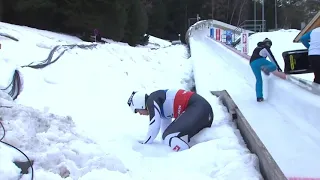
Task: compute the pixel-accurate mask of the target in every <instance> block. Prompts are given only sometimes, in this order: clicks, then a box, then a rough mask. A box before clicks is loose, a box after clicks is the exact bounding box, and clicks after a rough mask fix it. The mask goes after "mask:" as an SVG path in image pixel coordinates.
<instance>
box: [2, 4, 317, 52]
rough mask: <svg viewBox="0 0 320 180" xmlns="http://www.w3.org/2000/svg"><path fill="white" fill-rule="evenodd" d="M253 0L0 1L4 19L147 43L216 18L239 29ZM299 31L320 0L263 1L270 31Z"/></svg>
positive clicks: (250, 13)
mask: <svg viewBox="0 0 320 180" xmlns="http://www.w3.org/2000/svg"><path fill="white" fill-rule="evenodd" d="M254 2H255V0H90V1H89V0H0V20H1V21H3V22H7V23H12V24H17V25H24V26H30V27H34V28H39V29H45V30H50V31H55V32H62V33H68V34H72V35H77V36H85V35H92V34H93V30H94V29H98V30H99V32H100V34H101V36H102V37H106V38H109V39H113V40H115V41H121V42H126V43H129V44H130V45H132V46H135V45H137V44H145V43H146V42H147V39H148V38H147V37H146V36H145V34H146V33H147V34H150V35H153V36H156V37H159V38H162V39H167V40H177V39H178V34H181V40H182V41H183V40H184V35H185V33H186V31H187V29H188V27H189V26H190V25H192V24H193V23H194V22H195V21H196V17H197V14H199V16H200V18H201V19H215V20H219V21H222V22H226V23H228V24H232V25H235V26H238V25H239V24H241V23H242V22H243V21H245V20H253V19H254ZM275 2H276V3H277V28H278V29H279V28H284V29H288V28H293V29H300V26H301V22H306V23H307V22H308V21H309V20H310V19H311V18H312V17H313V16H314V15H315V14H316V13H317V12H318V11H319V10H320V0H265V2H264V9H265V10H264V11H265V13H264V17H265V20H266V28H267V30H268V29H274V28H275V15H274V13H275ZM261 9H262V8H261V0H256V18H257V19H258V20H261V14H262V13H261Z"/></svg>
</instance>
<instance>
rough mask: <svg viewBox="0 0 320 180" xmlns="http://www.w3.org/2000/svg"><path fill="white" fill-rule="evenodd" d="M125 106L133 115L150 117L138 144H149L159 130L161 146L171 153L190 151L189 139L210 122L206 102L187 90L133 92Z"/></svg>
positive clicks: (210, 118)
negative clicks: (163, 145) (144, 133)
mask: <svg viewBox="0 0 320 180" xmlns="http://www.w3.org/2000/svg"><path fill="white" fill-rule="evenodd" d="M127 104H128V106H129V107H130V108H131V110H132V111H133V112H134V113H137V112H138V113H139V114H140V115H149V119H150V121H149V130H148V134H147V137H146V139H145V140H144V141H143V142H140V143H142V144H151V143H152V142H153V140H154V139H155V138H156V137H157V135H158V133H159V131H160V129H161V131H162V140H163V143H164V144H166V145H168V146H170V147H171V148H172V150H173V151H183V150H186V149H189V148H190V146H189V144H188V143H189V142H190V139H191V138H192V137H193V136H194V135H196V134H197V133H198V132H200V131H201V130H202V129H204V128H207V127H211V124H212V121H213V111H212V108H211V105H210V104H209V103H208V102H207V100H206V99H205V98H203V97H202V96H200V95H199V94H197V93H194V92H191V91H187V90H181V89H180V90H157V91H154V92H152V93H151V94H150V95H148V94H147V93H144V92H140V91H133V92H132V94H131V96H130V98H129V99H128V102H127ZM173 118H174V121H172V119H173Z"/></svg>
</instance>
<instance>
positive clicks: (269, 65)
mask: <svg viewBox="0 0 320 180" xmlns="http://www.w3.org/2000/svg"><path fill="white" fill-rule="evenodd" d="M250 66H251V69H252V71H253V74H254V76H255V77H256V97H257V99H260V98H263V93H262V76H261V70H262V69H263V70H264V72H265V71H267V72H266V73H267V74H268V73H270V72H273V71H275V70H276V69H277V66H276V65H275V63H273V62H270V61H268V60H267V59H265V58H259V59H256V60H254V61H253V62H251V63H250Z"/></svg>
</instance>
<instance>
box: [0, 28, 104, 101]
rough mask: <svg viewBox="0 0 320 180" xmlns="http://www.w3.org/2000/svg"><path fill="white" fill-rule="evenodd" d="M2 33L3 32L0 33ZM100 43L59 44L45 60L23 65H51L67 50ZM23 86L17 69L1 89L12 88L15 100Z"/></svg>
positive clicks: (10, 92)
mask: <svg viewBox="0 0 320 180" xmlns="http://www.w3.org/2000/svg"><path fill="white" fill-rule="evenodd" d="M0 35H2V34H0ZM97 45H98V44H89V45H84V44H71V45H58V46H55V47H54V48H53V49H52V50H51V51H50V53H49V55H48V57H47V58H46V59H45V60H43V61H40V62H38V63H36V62H32V63H30V64H28V65H24V66H21V67H22V68H25V67H30V68H34V69H42V68H45V67H46V66H48V65H50V64H53V63H55V62H57V61H58V60H59V59H60V58H61V56H62V55H63V54H64V53H65V52H66V51H67V50H70V49H73V48H75V47H78V48H81V49H88V48H89V49H92V48H95V47H96V46H97ZM62 48H64V50H63V51H62V52H61V53H60V54H59V56H58V57H56V58H55V59H54V60H53V55H54V53H55V52H57V51H58V50H60V49H62ZM21 87H22V84H21V79H20V74H19V71H18V70H15V72H14V74H13V77H12V80H11V82H10V84H9V85H8V86H7V87H6V88H4V89H0V90H2V91H5V92H7V91H8V90H9V88H11V89H10V91H9V92H8V94H9V95H10V96H11V97H12V98H13V100H15V99H16V98H17V97H18V96H19V94H20V91H21Z"/></svg>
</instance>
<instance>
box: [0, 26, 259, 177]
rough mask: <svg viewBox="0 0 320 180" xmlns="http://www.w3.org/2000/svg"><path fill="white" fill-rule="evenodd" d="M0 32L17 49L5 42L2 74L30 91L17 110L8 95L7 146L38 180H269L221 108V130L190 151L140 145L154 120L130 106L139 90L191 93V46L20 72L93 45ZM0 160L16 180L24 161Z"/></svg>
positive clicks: (0, 152)
mask: <svg viewBox="0 0 320 180" xmlns="http://www.w3.org/2000/svg"><path fill="white" fill-rule="evenodd" d="M0 31H1V32H5V33H7V34H10V35H12V36H14V37H15V38H17V39H19V41H18V42H16V41H12V40H10V39H7V38H3V37H1V36H0V38H1V39H0V43H1V45H2V49H1V50H0V53H1V54H0V55H1V56H0V61H2V65H3V66H1V67H0V68H2V69H6V68H8V69H10V70H11V72H12V69H14V68H15V67H19V70H20V71H21V73H22V74H23V77H24V90H23V91H22V93H21V95H20V96H19V97H18V99H17V100H16V101H15V102H13V101H12V100H10V98H8V97H5V94H0V95H1V96H0V97H1V99H0V106H7V107H0V116H1V117H2V119H3V121H2V123H3V125H4V127H5V129H6V131H7V132H6V136H5V138H4V141H5V142H8V143H10V144H13V145H15V146H17V147H18V148H20V149H21V150H22V151H23V152H25V153H26V154H27V155H28V156H29V157H30V158H31V159H33V160H35V162H34V169H35V177H36V178H35V179H41V180H47V179H48V180H50V179H55V180H56V179H82V180H83V179H85V180H87V179H92V180H96V179H101V178H102V177H103V179H137V180H138V179H139V180H141V179H154V180H157V179H159V180H160V179H161V180H163V179H177V178H178V179H203V180H205V179H226V180H228V179H230V180H233V179H235V178H237V179H246V180H250V179H260V178H261V175H260V174H259V172H258V170H257V158H256V156H255V155H253V154H251V153H250V152H249V151H248V149H247V148H246V147H245V144H244V143H243V141H242V139H241V138H239V132H238V131H237V130H236V129H234V124H233V123H232V122H231V121H230V117H229V116H228V114H227V111H226V109H225V107H223V106H222V105H220V102H219V101H218V100H217V99H212V100H211V101H210V102H211V104H212V105H213V111H214V113H215V117H214V124H213V127H212V128H207V129H205V130H203V131H202V132H201V133H199V134H198V135H197V136H196V137H194V138H193V139H192V142H193V144H195V145H194V146H193V147H192V148H191V149H190V150H187V151H184V152H181V153H174V152H171V150H170V148H169V147H167V146H165V145H162V144H161V141H160V137H158V138H157V139H156V141H155V144H152V145H141V144H139V143H138V140H142V139H143V138H144V136H145V134H146V132H147V126H148V123H147V122H148V120H147V119H148V118H147V117H142V116H139V115H136V114H132V112H130V109H129V108H128V107H127V104H126V102H127V99H128V97H129V95H130V94H131V92H132V91H133V90H145V91H147V92H151V91H153V90H156V89H158V88H161V89H162V88H184V89H190V88H192V87H193V80H192V62H191V60H190V59H188V54H187V49H186V47H185V46H183V45H176V46H167V44H166V42H164V43H163V44H161V43H162V41H159V39H157V38H154V39H155V42H154V43H157V44H161V45H160V46H161V47H166V48H159V49H157V50H152V49H153V47H154V44H151V45H150V46H147V47H136V48H133V47H129V46H127V45H126V44H124V43H115V42H112V41H109V42H110V44H104V45H97V46H96V47H95V48H93V49H85V50H84V49H80V48H74V49H72V50H68V51H66V52H65V54H64V55H63V56H62V57H61V58H60V59H59V60H58V61H57V62H56V63H54V64H51V65H49V66H47V67H45V68H44V69H32V68H28V67H26V68H20V66H22V65H26V64H29V63H31V62H34V61H36V62H38V61H41V60H43V59H45V58H46V57H47V56H48V53H49V52H50V50H51V49H52V48H53V47H54V46H56V45H65V44H74V43H77V44H90V43H85V42H82V41H81V40H79V39H78V38H75V37H71V36H67V35H61V34H57V33H52V32H48V31H43V30H37V29H33V28H28V27H21V26H15V25H10V24H6V23H1V24H0ZM151 40H152V39H151ZM55 56H57V55H55ZM10 70H7V71H6V74H5V75H2V74H1V78H2V79H1V78H0V79H1V81H0V82H2V84H0V87H1V88H3V87H6V86H7V85H8V84H7V83H8V82H9V80H8V78H9V77H10V75H8V74H10ZM0 72H1V73H4V72H5V71H0ZM0 135H2V130H1V129H0ZM197 143H199V144H197ZM0 156H1V158H0V174H1V178H4V179H10V180H11V179H18V176H19V169H17V167H16V166H15V165H14V164H13V163H12V161H13V160H15V159H18V160H20V161H25V159H24V157H23V156H22V155H21V154H19V152H18V151H16V150H14V149H12V148H8V147H7V146H5V145H3V144H0ZM3 157H5V158H3ZM30 176H31V174H30V173H29V174H28V175H24V176H23V177H22V179H30ZM65 177H67V178H65Z"/></svg>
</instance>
